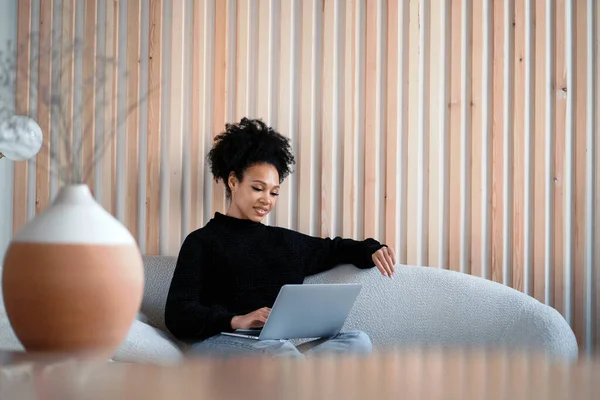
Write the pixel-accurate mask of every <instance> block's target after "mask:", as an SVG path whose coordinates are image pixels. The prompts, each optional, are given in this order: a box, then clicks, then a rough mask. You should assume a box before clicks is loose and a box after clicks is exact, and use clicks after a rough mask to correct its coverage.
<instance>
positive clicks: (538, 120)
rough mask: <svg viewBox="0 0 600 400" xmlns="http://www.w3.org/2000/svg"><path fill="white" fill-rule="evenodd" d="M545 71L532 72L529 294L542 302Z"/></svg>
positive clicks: (540, 42)
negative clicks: (533, 147)
mask: <svg viewBox="0 0 600 400" xmlns="http://www.w3.org/2000/svg"><path fill="white" fill-rule="evenodd" d="M545 3H546V2H544V1H536V2H535V5H534V14H535V64H536V66H537V68H536V70H540V69H541V68H542V67H544V68H545V65H546V6H547V5H546V4H545ZM545 82H546V79H545V73H536V74H535V122H534V124H535V171H534V175H533V176H534V182H535V183H534V200H533V202H534V205H535V206H534V217H533V221H534V222H533V225H534V232H533V246H534V256H533V259H534V262H533V263H534V278H533V282H534V283H533V296H534V297H535V298H536V299H537V300H539V301H542V302H543V301H544V287H545V282H544V280H545V279H544V276H545V272H544V236H545V219H544V204H545V190H546V189H545V176H546V173H545V159H546V155H545V154H544V151H543V149H544V147H545V132H546V111H545V104H546V85H545Z"/></svg>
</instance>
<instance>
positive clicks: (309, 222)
mask: <svg viewBox="0 0 600 400" xmlns="http://www.w3.org/2000/svg"><path fill="white" fill-rule="evenodd" d="M301 7H302V9H301V13H302V14H301V18H300V20H301V21H302V26H301V30H300V37H301V48H302V50H301V53H300V54H301V56H300V58H301V60H300V80H301V84H300V96H301V99H300V113H299V130H300V138H299V139H300V140H299V142H300V143H299V147H298V151H299V154H298V167H297V168H296V171H297V172H296V173H297V174H298V186H299V187H298V217H299V218H298V229H299V230H300V231H301V232H303V233H306V234H315V233H316V232H315V228H314V226H315V224H314V222H313V219H314V218H315V210H314V209H313V207H312V204H311V196H312V190H314V189H313V185H314V183H313V182H311V175H312V168H314V167H313V163H312V159H311V149H312V141H313V140H314V139H313V137H312V135H311V120H312V118H313V109H312V106H313V105H312V98H311V81H312V79H313V78H312V75H313V73H314V72H313V70H312V51H311V49H312V46H313V43H312V40H311V38H312V31H313V26H312V25H313V23H314V21H313V19H312V11H313V10H312V5H311V2H308V1H303V2H301Z"/></svg>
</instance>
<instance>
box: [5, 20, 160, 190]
mask: <svg viewBox="0 0 600 400" xmlns="http://www.w3.org/2000/svg"><path fill="white" fill-rule="evenodd" d="M84 48H85V43H84V41H83V40H81V39H78V38H76V39H75V40H67V41H62V42H61V43H54V44H53V45H52V46H51V47H50V48H41V47H40V45H39V37H38V34H37V33H35V32H34V33H32V34H31V35H30V36H29V38H28V39H27V40H26V41H25V42H24V43H20V44H19V45H18V46H14V44H13V43H12V42H11V41H8V42H7V45H6V46H5V49H4V50H2V49H0V119H4V118H8V117H10V116H11V115H13V114H14V113H15V105H18V104H27V105H29V101H30V99H31V98H32V97H35V98H37V109H38V110H39V109H40V108H42V107H43V108H44V109H46V110H47V112H48V113H49V114H50V115H49V119H50V132H45V135H44V136H45V138H46V140H45V141H44V143H43V144H42V146H43V147H42V148H43V149H44V153H47V154H48V157H49V158H50V170H49V173H50V174H56V175H57V176H58V179H59V180H61V181H62V182H64V183H66V184H71V183H83V182H86V181H87V179H88V178H89V176H90V174H91V172H92V170H93V168H94V166H95V165H96V164H97V163H98V162H99V161H100V160H101V159H102V157H103V154H104V151H105V150H106V148H107V147H108V145H109V144H110V143H111V141H112V140H113V139H114V136H116V134H117V132H118V131H119V129H120V127H121V125H122V124H123V123H126V121H127V119H128V118H129V115H131V113H133V112H134V111H135V110H136V109H137V108H138V107H139V105H140V104H141V103H142V102H145V101H146V100H147V98H148V97H149V95H150V93H151V91H148V92H147V93H143V94H141V95H140V98H139V99H138V101H137V102H135V103H133V104H129V105H128V106H127V108H126V109H125V110H123V112H117V115H116V118H115V119H116V121H115V120H113V121H105V123H104V125H105V129H104V130H103V132H102V140H99V141H98V140H94V143H93V147H94V150H93V153H92V155H91V156H90V159H86V160H83V157H82V153H83V148H84V144H85V143H86V139H88V138H90V140H92V139H93V137H94V135H93V134H94V132H95V129H93V128H94V127H93V125H92V124H93V123H95V121H96V120H95V118H94V117H92V118H90V119H89V120H84V113H85V111H89V109H88V108H86V106H87V105H88V104H90V103H91V102H92V101H93V103H94V107H95V109H94V110H92V112H91V115H93V116H97V110H99V109H101V110H104V109H105V107H115V106H117V105H118V103H117V97H118V93H113V95H114V96H113V97H112V98H110V97H109V96H107V93H106V87H107V84H109V83H111V84H112V83H113V82H117V81H121V80H125V81H126V80H127V79H128V74H127V72H126V71H125V72H124V73H122V74H121V73H119V68H118V63H117V60H116V59H115V58H112V57H105V56H101V55H96V58H95V60H94V68H92V73H90V74H89V75H87V76H83V72H84V71H83V70H82V71H81V81H80V82H76V81H75V76H76V73H78V72H79V71H76V70H75V66H76V65H77V63H76V61H78V60H81V61H83V60H82V59H81V58H78V57H83V55H84V54H85V51H84ZM23 55H26V56H27V57H29V62H28V63H26V62H22V60H23V59H19V57H23ZM124 61H125V60H122V62H124ZM38 63H45V66H48V67H49V69H48V71H50V75H51V76H50V79H49V83H48V84H41V83H40V82H39V76H37V75H38V74H39V71H40V65H39V64H38ZM42 65H44V64H42ZM109 71H113V73H112V74H111V75H112V79H111V80H109V74H108V72H109ZM17 77H25V78H26V79H28V80H29V85H27V86H28V88H29V90H25V91H23V90H19V91H17V90H15V89H16V88H17V86H16V84H17V83H18V82H17ZM35 78H37V80H35ZM90 85H91V86H92V88H91V90H86V89H88V88H90ZM75 93H78V94H79V93H81V94H82V96H81V97H80V99H81V103H80V104H75ZM13 96H14V98H13ZM28 108H29V109H31V105H29V107H28ZM16 111H21V110H16ZM38 113H39V111H38ZM119 114H122V115H119ZM105 115H106V113H102V118H104V117H105ZM30 117H32V118H33V119H37V116H32V115H30ZM75 128H78V129H77V132H75ZM55 130H56V132H55ZM126 132H127V131H126ZM96 134H99V133H96ZM55 135H56V136H55ZM48 138H49V139H50V140H48ZM54 139H56V140H54ZM0 158H1V157H0ZM42 168H45V166H43V167H42Z"/></svg>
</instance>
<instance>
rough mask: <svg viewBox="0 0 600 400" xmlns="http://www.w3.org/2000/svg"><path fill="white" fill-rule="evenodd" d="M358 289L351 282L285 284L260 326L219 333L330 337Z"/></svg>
mask: <svg viewBox="0 0 600 400" xmlns="http://www.w3.org/2000/svg"><path fill="white" fill-rule="evenodd" d="M361 288H362V285H360V284H354V283H343V284H302V285H284V286H283V287H282V288H281V290H280V291H279V294H278V295H277V299H276V300H275V304H273V307H272V308H271V314H269V318H267V322H266V323H265V325H264V327H263V328H261V329H237V330H236V331H234V332H222V333H223V334H224V335H229V336H236V337H244V338H248V339H256V340H284V339H305V338H322V337H331V336H333V335H336V334H337V333H339V332H340V330H341V329H342V327H343V325H344V322H346V319H347V318H348V314H350V310H352V307H353V306H354V302H355V301H356V298H357V297H358V294H359V293H360V290H361Z"/></svg>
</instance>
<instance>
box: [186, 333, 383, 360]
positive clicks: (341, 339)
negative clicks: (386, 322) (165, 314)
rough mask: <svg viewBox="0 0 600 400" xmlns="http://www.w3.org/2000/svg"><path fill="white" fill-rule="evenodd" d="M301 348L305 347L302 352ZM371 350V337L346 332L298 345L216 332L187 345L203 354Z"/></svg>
mask: <svg viewBox="0 0 600 400" xmlns="http://www.w3.org/2000/svg"><path fill="white" fill-rule="evenodd" d="M303 347H304V348H308V349H307V350H306V351H304V352H302V351H301V349H302V348H303ZM371 350H372V344H371V339H370V338H369V336H368V335H367V334H366V333H364V332H362V331H348V332H341V333H338V334H337V335H335V336H332V337H330V338H324V339H317V340H316V341H313V342H308V343H303V344H301V345H299V346H298V347H296V345H294V343H292V342H291V341H289V340H256V339H246V338H241V337H234V336H227V335H216V336H213V337H210V338H208V339H206V340H204V341H202V342H199V343H194V344H193V345H192V346H191V348H190V354H191V355H205V356H248V355H269V356H273V357H286V356H287V357H296V358H303V357H305V356H318V355H325V354H356V355H368V354H370V353H371Z"/></svg>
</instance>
